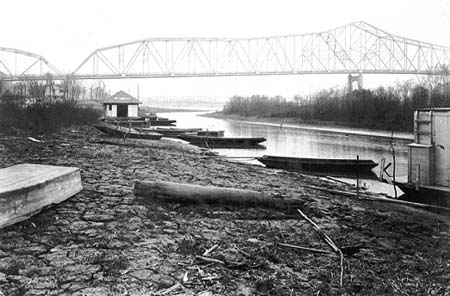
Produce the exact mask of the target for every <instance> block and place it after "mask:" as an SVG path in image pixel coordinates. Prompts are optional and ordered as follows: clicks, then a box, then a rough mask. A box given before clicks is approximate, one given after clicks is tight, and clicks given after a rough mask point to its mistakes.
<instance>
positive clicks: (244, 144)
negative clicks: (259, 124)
mask: <svg viewBox="0 0 450 296" xmlns="http://www.w3.org/2000/svg"><path fill="white" fill-rule="evenodd" d="M178 138H179V139H182V140H184V141H187V142H189V143H191V144H193V145H196V146H200V147H206V148H212V149H213V148H265V147H264V146H262V145H258V144H259V143H261V142H264V141H265V140H266V138H262V137H259V138H236V137H208V136H197V135H181V136H178Z"/></svg>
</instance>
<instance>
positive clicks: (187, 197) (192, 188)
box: [134, 181, 303, 208]
mask: <svg viewBox="0 0 450 296" xmlns="http://www.w3.org/2000/svg"><path fill="white" fill-rule="evenodd" d="M134 193H135V194H136V195H137V196H140V197H143V198H152V199H156V200H162V201H166V202H178V203H207V204H226V205H239V206H263V207H274V208H291V207H302V206H303V201H301V200H298V199H284V198H281V197H279V196H275V195H271V194H265V193H263V192H258V191H254V190H246V189H234V188H226V187H215V186H200V185H190V184H182V183H173V182H165V181H156V182H136V183H135V185H134Z"/></svg>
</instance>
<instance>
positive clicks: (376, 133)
mask: <svg viewBox="0 0 450 296" xmlns="http://www.w3.org/2000/svg"><path fill="white" fill-rule="evenodd" d="M201 116H205V117H210V118H217V119H224V120H232V121H239V122H248V123H253V124H260V125H270V126H278V127H280V128H283V127H285V128H297V129H304V130H316V131H322V132H330V133H340V134H346V135H355V136H370V137H381V138H385V139H391V138H392V139H393V140H404V141H412V140H414V136H413V134H412V133H407V132H398V131H394V132H393V133H392V131H387V130H375V129H362V128H355V127H350V126H346V125H344V124H339V123H336V122H319V121H318V122H314V123H309V122H308V123H306V122H302V121H301V120H300V119H297V118H275V117H260V116H242V115H238V114H225V113H224V112H223V111H219V112H211V113H205V114H203V115H201Z"/></svg>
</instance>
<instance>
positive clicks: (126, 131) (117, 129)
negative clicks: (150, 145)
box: [95, 122, 163, 140]
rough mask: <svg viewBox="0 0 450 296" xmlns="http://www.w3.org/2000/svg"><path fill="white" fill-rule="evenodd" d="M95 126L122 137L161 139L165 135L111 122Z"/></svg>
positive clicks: (106, 132)
mask: <svg viewBox="0 0 450 296" xmlns="http://www.w3.org/2000/svg"><path fill="white" fill-rule="evenodd" d="M95 127H96V128H97V129H98V130H100V131H102V132H104V133H105V134H108V135H111V136H114V137H121V138H134V139H147V140H159V139H161V138H162V136H163V135H161V134H159V133H155V132H150V131H139V130H136V129H133V128H127V127H123V126H120V125H112V124H109V123H105V122H103V123H101V124H97V125H95Z"/></svg>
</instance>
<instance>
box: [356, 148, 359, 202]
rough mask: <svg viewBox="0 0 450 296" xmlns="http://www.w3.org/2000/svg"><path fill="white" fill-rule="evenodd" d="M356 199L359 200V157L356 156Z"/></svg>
mask: <svg viewBox="0 0 450 296" xmlns="http://www.w3.org/2000/svg"><path fill="white" fill-rule="evenodd" d="M356 197H358V198H359V155H356Z"/></svg>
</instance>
